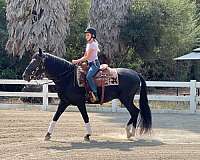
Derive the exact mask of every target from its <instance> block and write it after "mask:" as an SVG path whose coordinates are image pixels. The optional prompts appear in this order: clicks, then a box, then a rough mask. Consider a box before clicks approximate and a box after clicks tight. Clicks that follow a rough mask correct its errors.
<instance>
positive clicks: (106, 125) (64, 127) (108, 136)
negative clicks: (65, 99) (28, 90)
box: [0, 110, 200, 160]
mask: <svg viewBox="0 0 200 160" xmlns="http://www.w3.org/2000/svg"><path fill="white" fill-rule="evenodd" d="M53 114H54V112H47V111H38V110H27V111H23V110H0V159H1V160H22V159H26V160H33V159H34V160H57V159H59V160H61V159H63V160H64V159H65V160H86V159H87V160H157V159H158V160H164V159H167V160H168V159H171V160H177V159H178V160H199V159H200V115H199V114H196V115H191V114H153V132H152V134H151V136H142V137H141V136H136V138H134V139H131V140H127V139H126V135H125V130H124V126H125V123H126V122H127V120H128V118H129V115H128V114H127V113H89V116H90V122H91V126H92V129H93V136H92V137H91V142H84V141H83V136H84V133H85V129H84V127H83V126H84V124H83V120H82V118H81V115H80V113H79V112H65V113H64V114H63V115H62V117H61V118H60V120H59V122H58V123H57V126H56V128H55V130H54V134H53V136H52V139H51V141H44V135H45V134H46V131H47V128H48V124H49V122H50V120H51V118H52V116H53Z"/></svg>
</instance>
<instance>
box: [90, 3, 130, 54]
mask: <svg viewBox="0 0 200 160" xmlns="http://www.w3.org/2000/svg"><path fill="white" fill-rule="evenodd" d="M131 5H132V0H121V1H119V0H92V2H91V8H90V25H91V26H94V27H95V28H96V29H97V39H98V40H99V43H100V45H101V50H102V53H104V54H106V55H107V56H108V57H109V58H114V57H115V56H119V55H123V54H124V53H125V52H126V46H125V44H124V43H123V42H122V41H120V38H119V35H120V30H121V25H124V24H125V23H126V22H127V20H128V13H129V8H130V6H131Z"/></svg>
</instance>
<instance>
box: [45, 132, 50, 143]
mask: <svg viewBox="0 0 200 160" xmlns="http://www.w3.org/2000/svg"><path fill="white" fill-rule="evenodd" d="M50 139H51V134H50V133H49V132H48V133H47V134H46V136H45V138H44V140H45V141H48V140H50Z"/></svg>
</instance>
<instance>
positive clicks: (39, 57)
mask: <svg viewBox="0 0 200 160" xmlns="http://www.w3.org/2000/svg"><path fill="white" fill-rule="evenodd" d="M76 68H77V67H76V66H75V65H73V64H72V63H71V62H68V61H66V60H64V59H62V58H59V57H56V56H54V55H51V54H49V53H43V52H42V50H41V49H39V52H37V53H35V54H34V55H33V57H32V60H31V62H30V64H29V65H28V66H27V68H26V69H25V71H24V73H23V79H24V80H26V81H30V80H31V79H39V78H40V76H41V75H42V74H43V73H44V74H45V75H46V76H47V77H48V78H49V79H52V80H53V81H54V83H55V86H56V89H57V93H58V97H59V98H60V103H59V105H58V108H57V111H56V113H55V115H54V117H53V120H52V121H51V123H50V125H49V128H48V132H47V134H46V136H45V140H49V139H50V138H51V134H52V133H53V129H54V127H55V124H56V122H57V120H58V119H59V117H60V116H61V114H62V113H63V112H64V111H65V109H66V108H67V106H69V105H70V104H72V105H75V106H77V107H78V109H79V111H80V112H81V115H82V117H83V120H84V122H85V127H86V135H85V136H84V139H85V140H89V137H90V135H91V132H92V130H91V128H90V124H89V117H88V114H87V110H86V106H85V103H86V101H85V99H86V98H85V92H86V91H85V88H84V87H79V86H78V84H77V81H76V74H75V72H76ZM117 73H118V76H119V85H117V86H107V87H105V96H104V97H105V98H104V101H105V102H108V101H111V100H112V99H116V98H117V99H119V100H120V101H121V103H122V104H124V106H125V107H126V108H127V110H128V111H129V113H130V116H131V118H130V120H129V121H128V123H127V125H126V132H127V138H130V137H131V136H134V135H135V129H136V127H140V133H141V134H143V133H147V132H149V131H150V130H151V127H152V118H151V111H150V108H149V105H148V99H147V92H146V82H145V80H144V79H143V77H142V76H141V75H140V74H138V73H137V72H135V71H133V70H131V69H125V68H117ZM140 84H141V87H140ZM139 89H140V100H139V108H140V109H138V108H137V107H136V106H135V105H134V104H133V99H134V96H135V94H136V92H137V91H138V90H139ZM98 94H99V95H98V96H99V97H100V95H101V89H100V88H98ZM139 113H140V120H139V121H138V114H139ZM137 122H138V123H137Z"/></svg>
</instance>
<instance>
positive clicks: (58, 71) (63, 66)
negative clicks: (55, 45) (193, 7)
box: [45, 56, 74, 80]
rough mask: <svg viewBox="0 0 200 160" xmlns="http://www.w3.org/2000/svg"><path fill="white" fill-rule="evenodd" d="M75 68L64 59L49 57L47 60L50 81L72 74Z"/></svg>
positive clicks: (47, 74) (46, 68) (47, 73)
mask: <svg viewBox="0 0 200 160" xmlns="http://www.w3.org/2000/svg"><path fill="white" fill-rule="evenodd" d="M73 69H74V67H73V66H72V65H71V64H70V63H69V62H68V61H65V60H64V59H61V58H56V57H54V56H48V58H47V59H46V65H45V72H46V76H47V77H48V78H49V79H54V80H58V79H62V78H64V77H66V75H67V74H69V73H70V72H72V70H73Z"/></svg>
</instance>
